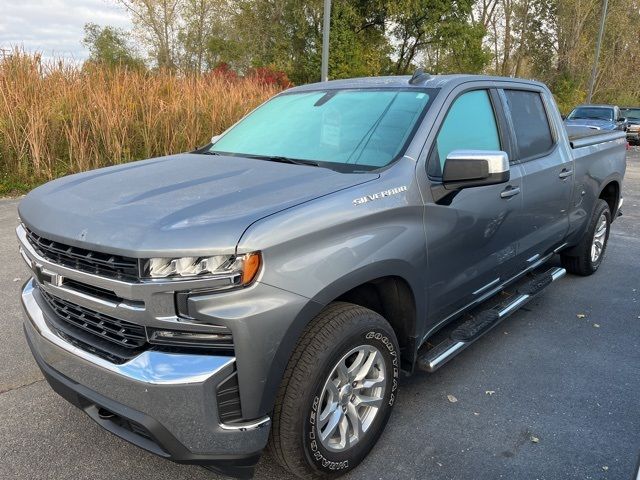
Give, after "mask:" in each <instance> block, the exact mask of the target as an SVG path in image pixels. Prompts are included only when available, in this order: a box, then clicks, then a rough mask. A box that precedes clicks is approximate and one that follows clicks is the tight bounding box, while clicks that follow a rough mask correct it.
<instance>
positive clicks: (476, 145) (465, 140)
mask: <svg viewBox="0 0 640 480" xmlns="http://www.w3.org/2000/svg"><path fill="white" fill-rule="evenodd" d="M453 150H500V137H499V135H498V127H497V125H496V119H495V116H494V113H493V107H492V105H491V100H490V99H489V93H488V92H487V91H486V90H474V91H471V92H467V93H464V94H462V95H461V96H460V97H458V98H457V99H456V100H455V101H454V102H453V104H452V105H451V107H450V108H449V111H448V112H447V116H446V117H445V119H444V122H442V126H441V127H440V132H439V133H438V137H437V138H436V146H435V148H434V149H433V150H432V152H431V158H430V159H429V168H428V173H429V175H431V176H435V177H439V176H441V175H442V169H443V167H444V161H445V159H446V158H447V155H449V153H450V152H451V151H453Z"/></svg>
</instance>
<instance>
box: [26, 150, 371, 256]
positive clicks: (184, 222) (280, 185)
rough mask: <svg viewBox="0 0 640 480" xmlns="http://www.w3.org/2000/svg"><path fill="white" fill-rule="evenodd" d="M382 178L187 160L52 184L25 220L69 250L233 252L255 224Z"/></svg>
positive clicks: (238, 160)
mask: <svg viewBox="0 0 640 480" xmlns="http://www.w3.org/2000/svg"><path fill="white" fill-rule="evenodd" d="M375 178H378V175H377V174H374V173H338V172H335V171H333V170H330V169H326V168H320V167H313V166H303V165H292V164H285V163H277V162H270V161H265V160H257V159H250V158H242V157H229V156H212V155H200V154H179V155H171V156H167V157H160V158H155V159H151V160H145V161H140V162H134V163H129V164H125V165H118V166H114V167H107V168H102V169H99V170H94V171H91V172H86V173H81V174H76V175H71V176H68V177H64V178H60V179H58V180H54V181H52V182H49V183H47V184H45V185H43V186H41V187H38V188H36V189H35V190H33V191H32V192H31V193H29V194H28V195H27V196H26V197H25V198H24V199H23V200H22V202H21V203H20V206H19V214H20V218H21V219H22V222H23V223H24V224H25V225H26V226H27V227H28V228H30V229H32V230H33V231H35V232H36V233H37V234H39V235H41V236H44V237H46V238H49V239H51V240H56V241H58V242H62V243H66V244H69V245H75V246H82V247H84V248H88V249H95V250H99V251H100V250H102V251H106V252H109V253H114V254H120V255H127V256H133V257H149V256H174V255H175V256H180V255H194V256H195V255H206V254H211V253H221V254H228V253H233V252H234V251H235V247H236V245H237V243H238V241H239V239H240V237H241V235H242V233H243V232H244V231H245V229H246V228H247V227H248V226H249V225H251V224H252V223H254V222H256V221H257V220H260V219H261V218H264V217H266V216H268V215H272V214H274V213H276V212H279V211H281V210H284V209H286V208H290V207H292V206H295V205H298V204H300V203H303V202H307V201H309V200H313V199H315V198H318V197H320V196H323V195H327V194H330V193H333V192H336V191H338V190H342V189H345V188H349V187H352V186H355V185H359V184H362V183H365V182H368V181H371V180H373V179H375Z"/></svg>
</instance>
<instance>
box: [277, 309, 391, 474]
mask: <svg viewBox="0 0 640 480" xmlns="http://www.w3.org/2000/svg"><path fill="white" fill-rule="evenodd" d="M360 346H364V348H370V346H371V347H375V349H377V350H378V351H379V352H380V354H381V355H382V358H383V360H384V368H381V369H379V370H375V371H376V372H382V371H383V370H384V378H385V382H386V383H385V386H384V387H383V392H384V393H382V392H380V393H379V395H380V396H381V397H382V403H381V406H380V407H379V408H378V410H377V411H376V413H375V415H373V420H372V421H371V423H370V426H369V428H368V430H366V432H364V434H363V435H362V437H361V438H360V439H359V441H357V443H355V442H354V444H353V446H351V447H350V448H347V449H346V450H345V451H341V452H336V451H330V450H328V449H327V448H325V446H324V445H323V443H322V442H321V440H320V430H319V429H318V425H317V423H319V422H317V421H316V419H317V418H319V417H318V411H319V410H322V409H323V408H324V407H323V406H322V405H319V403H321V400H320V398H321V396H322V392H323V391H324V388H325V386H326V384H325V382H328V381H329V380H328V379H329V378H330V375H331V374H332V372H334V367H335V366H336V365H337V364H338V363H339V362H340V361H341V360H342V359H343V357H344V356H345V355H346V354H348V353H349V352H350V351H352V350H353V349H355V348H359V347H360ZM350 358H351V357H348V358H347V360H346V361H345V363H346V364H347V366H348V362H349V359H350ZM376 358H378V357H376ZM399 370H400V359H399V349H398V341H397V340H396V336H395V334H394V332H393V329H392V328H391V326H390V325H389V323H388V322H387V321H386V320H385V319H384V318H383V317H382V316H380V315H378V314H377V313H375V312H373V311H371V310H369V309H367V308H364V307H360V306H357V305H353V304H350V303H342V302H336V303H332V304H330V305H329V306H328V307H327V308H326V309H324V310H323V311H322V312H321V313H320V314H319V315H318V316H317V317H316V318H315V319H314V320H313V321H312V322H311V324H310V325H309V326H308V327H307V328H306V330H305V331H304V333H303V334H302V336H301V338H300V340H299V342H298V344H297V346H296V348H295V350H294V352H293V354H292V356H291V359H290V360H289V364H288V366H287V369H286V371H285V374H284V378H283V380H282V384H281V386H280V389H279V391H278V396H277V398H276V403H275V408H274V414H273V425H272V428H271V434H270V441H269V446H270V450H271V452H272V454H273V456H274V457H275V459H276V461H277V462H278V463H279V464H280V465H282V466H283V467H284V468H285V469H287V470H289V471H290V472H291V473H293V474H295V475H297V476H299V477H302V478H328V477H337V476H339V475H342V474H344V473H346V472H347V471H349V470H351V469H353V468H355V467H356V466H357V465H358V464H359V463H360V462H361V461H362V460H363V459H364V458H365V457H366V456H367V454H368V453H369V451H370V450H371V448H373V446H374V445H375V443H376V442H377V440H378V438H379V437H380V434H381V433H382V431H383V429H384V427H385V425H386V423H387V420H388V419H389V415H390V414H391V410H392V407H393V404H394V402H395V400H396V396H397V388H398V374H399ZM378 375H380V373H378ZM347 383H348V382H347ZM355 383H356V382H354V384H355ZM346 386H347V385H345V387H346ZM343 388H344V387H343ZM349 389H350V387H349ZM348 396H349V397H350V398H351V399H353V398H354V396H350V395H348ZM345 401H346V398H345ZM338 405H341V404H340V403H338ZM338 408H343V411H346V410H345V409H346V408H347V406H345V407H340V406H338ZM365 408H366V407H365ZM360 411H361V410H360ZM338 415H340V413H339V412H338ZM351 425H353V424H351ZM325 428H327V427H326V426H325ZM347 432H349V430H347Z"/></svg>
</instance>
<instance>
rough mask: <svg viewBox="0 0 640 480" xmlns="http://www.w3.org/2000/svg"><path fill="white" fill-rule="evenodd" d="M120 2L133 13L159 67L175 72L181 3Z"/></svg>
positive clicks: (170, 0) (165, 0)
mask: <svg viewBox="0 0 640 480" xmlns="http://www.w3.org/2000/svg"><path fill="white" fill-rule="evenodd" d="M116 1H117V2H118V3H120V4H121V5H122V6H124V7H125V8H126V9H127V10H128V11H129V13H130V14H131V17H132V19H133V24H134V27H135V28H136V30H137V32H138V34H139V36H140V38H141V39H142V41H143V42H144V43H145V44H146V45H147V47H148V49H149V52H150V54H151V56H152V57H153V58H154V60H155V63H156V65H157V66H158V68H167V69H174V68H175V67H176V65H177V64H178V61H177V57H178V53H179V52H178V50H179V48H178V28H179V24H180V9H179V6H180V3H181V2H180V0H116Z"/></svg>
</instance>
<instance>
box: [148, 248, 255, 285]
mask: <svg viewBox="0 0 640 480" xmlns="http://www.w3.org/2000/svg"><path fill="white" fill-rule="evenodd" d="M260 264H261V257H260V253H247V254H245V255H214V256H211V257H181V258H150V259H148V260H146V261H145V262H144V264H143V276H144V277H145V278H184V279H187V278H199V277H210V276H216V275H234V274H235V275H239V276H240V285H247V284H249V283H251V282H252V281H253V279H254V278H255V277H256V275H257V274H258V270H259V269H260Z"/></svg>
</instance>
